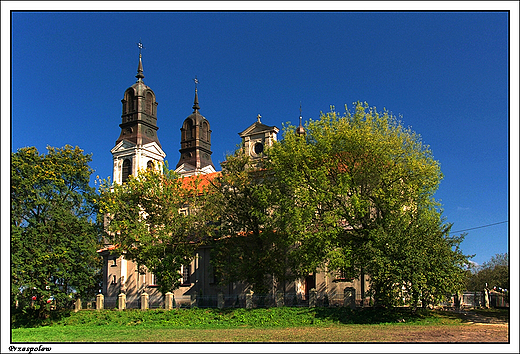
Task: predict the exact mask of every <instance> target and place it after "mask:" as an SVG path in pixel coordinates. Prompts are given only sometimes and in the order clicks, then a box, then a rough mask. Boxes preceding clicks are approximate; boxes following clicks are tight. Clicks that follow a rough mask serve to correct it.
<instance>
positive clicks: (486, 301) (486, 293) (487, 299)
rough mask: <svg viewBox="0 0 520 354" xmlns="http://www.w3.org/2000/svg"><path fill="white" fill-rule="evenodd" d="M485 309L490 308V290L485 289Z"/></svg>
mask: <svg viewBox="0 0 520 354" xmlns="http://www.w3.org/2000/svg"><path fill="white" fill-rule="evenodd" d="M484 307H485V308H487V309H488V308H489V290H488V289H487V288H486V289H484Z"/></svg>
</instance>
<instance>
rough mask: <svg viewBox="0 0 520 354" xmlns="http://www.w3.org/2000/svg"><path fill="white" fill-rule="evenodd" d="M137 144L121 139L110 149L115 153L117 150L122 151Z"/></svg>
mask: <svg viewBox="0 0 520 354" xmlns="http://www.w3.org/2000/svg"><path fill="white" fill-rule="evenodd" d="M136 146H137V145H136V144H134V143H131V142H130V141H128V140H121V141H120V142H119V143H118V144H117V145H116V146H114V147H113V148H112V150H110V152H111V153H112V154H117V153H118V152H124V151H127V150H131V149H134V148H135V147H136Z"/></svg>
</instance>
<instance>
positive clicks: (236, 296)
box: [98, 54, 368, 308]
mask: <svg viewBox="0 0 520 354" xmlns="http://www.w3.org/2000/svg"><path fill="white" fill-rule="evenodd" d="M135 77H136V78H137V81H136V82H135V83H134V84H133V85H132V86H130V87H129V88H128V89H127V90H126V91H125V92H124V94H123V99H122V100H121V102H122V114H121V124H119V127H120V135H119V138H118V139H117V140H116V142H115V146H114V148H113V149H112V150H111V153H112V157H113V183H118V184H121V183H124V182H125V181H126V180H127V179H128V177H129V176H130V175H137V173H138V171H139V170H140V169H146V168H162V166H163V164H164V159H165V157H166V153H165V152H164V151H163V150H162V147H161V144H160V142H159V138H158V134H157V131H158V129H159V127H158V124H157V119H158V115H157V102H156V97H155V93H154V92H153V90H152V89H151V88H150V87H148V86H147V85H145V84H144V82H143V79H144V74H143V64H142V56H141V54H139V63H138V67H137V75H136V76H135ZM195 83H196V84H197V80H196V79H195ZM192 109H193V112H192V113H191V114H190V115H189V116H187V117H186V118H185V119H184V121H183V122H182V124H180V131H181V140H180V149H179V153H180V157H179V161H178V163H177V165H176V168H175V171H176V172H177V173H179V174H180V175H182V176H185V177H189V176H193V175H201V176H202V177H204V178H208V179H211V178H213V177H214V176H215V175H218V174H219V173H220V172H218V171H216V169H215V166H214V164H213V162H212V159H211V154H212V151H211V140H212V139H213V138H217V139H218V137H213V136H212V135H211V133H212V131H211V128H210V122H209V120H208V119H207V118H206V117H204V116H203V115H202V114H201V113H200V106H199V99H198V92H197V87H195V99H194V103H193V107H192ZM278 132H279V129H278V128H277V127H276V126H269V125H266V124H264V123H262V122H261V116H260V115H258V116H257V117H256V121H254V122H253V123H252V124H251V125H250V126H249V127H247V128H245V129H244V130H243V131H242V132H239V133H238V135H239V136H240V138H241V139H242V147H243V149H244V150H245V151H246V152H247V153H248V154H249V155H250V156H251V157H252V159H253V160H254V159H258V158H260V157H261V156H262V153H263V151H264V149H265V148H266V147H268V146H271V145H272V144H273V143H274V142H275V141H276V140H277V134H278ZM296 133H297V134H304V133H305V132H304V128H303V126H302V124H301V108H300V125H299V126H298V128H297V130H296ZM114 248H115V247H114V246H113V245H107V246H106V247H105V248H103V249H101V250H99V251H98V253H99V255H100V256H101V257H102V258H103V285H102V291H101V292H102V294H103V295H104V297H105V307H107V308H111V307H115V304H116V303H117V297H118V295H119V294H121V293H124V294H125V295H126V301H127V306H126V307H127V308H137V307H139V299H140V297H141V294H143V293H146V294H148V295H149V304H150V307H163V296H162V295H163V294H161V293H160V292H159V291H158V286H157V284H156V282H155V277H154V275H153V274H152V273H150V272H147V273H146V274H140V273H139V272H138V268H137V265H136V264H135V263H134V262H132V261H130V260H127V259H125V258H124V256H116V255H114V254H112V252H111V251H112V250H114ZM179 278H182V281H181V286H180V287H179V288H178V289H176V290H175V291H174V294H173V295H174V298H175V302H176V304H177V305H183V304H190V303H191V301H193V298H194V297H199V299H206V300H205V301H206V303H207V304H209V305H216V298H217V295H218V294H223V296H224V297H225V299H226V306H237V304H239V303H240V301H241V299H243V296H244V294H245V291H246V289H247V284H243V283H233V284H227V285H221V284H218V283H217V282H216V281H215V277H214V275H213V270H212V266H211V263H210V248H209V246H202V247H199V248H198V249H197V251H196V254H195V258H194V260H193V261H192V262H191V264H189V265H187V266H183V267H182V268H181V269H179ZM347 287H348V288H350V289H355V294H356V295H355V296H356V301H357V303H358V305H360V304H361V301H362V299H364V298H365V296H364V294H365V291H366V290H368V281H367V279H365V277H364V276H363V277H362V278H359V279H342V278H341V276H340V275H339V274H338V275H333V274H329V273H327V272H325V271H322V272H319V273H316V274H309V276H308V277H306V278H304V279H300V280H297V281H294V282H291V283H290V284H286V286H285V289H286V294H291V296H292V297H293V298H297V299H300V300H301V301H305V300H306V299H308V296H309V291H310V289H316V291H317V292H318V293H322V294H325V293H326V294H328V297H329V299H330V300H328V301H331V302H332V301H333V295H334V294H338V296H340V297H341V299H342V296H343V293H344V289H345V288H347ZM273 292H274V290H273ZM272 295H273V298H274V295H275V294H274V293H273V294H272ZM221 296H222V295H221Z"/></svg>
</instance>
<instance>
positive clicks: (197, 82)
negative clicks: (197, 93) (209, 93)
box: [193, 75, 199, 90]
mask: <svg viewBox="0 0 520 354" xmlns="http://www.w3.org/2000/svg"><path fill="white" fill-rule="evenodd" d="M193 82H194V83H195V90H197V85H198V84H199V79H197V76H196V75H195V78H194V79H193Z"/></svg>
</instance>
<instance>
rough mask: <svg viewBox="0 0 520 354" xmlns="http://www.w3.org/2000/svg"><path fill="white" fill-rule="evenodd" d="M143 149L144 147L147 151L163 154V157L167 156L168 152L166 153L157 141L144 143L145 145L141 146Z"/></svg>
mask: <svg viewBox="0 0 520 354" xmlns="http://www.w3.org/2000/svg"><path fill="white" fill-rule="evenodd" d="M141 149H142V150H146V151H148V152H151V153H152V154H155V155H159V156H162V157H165V156H166V154H165V153H164V151H163V150H162V149H161V147H160V146H159V144H157V143H156V142H155V141H154V142H151V143H148V144H145V145H143V146H142V147H141Z"/></svg>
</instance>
